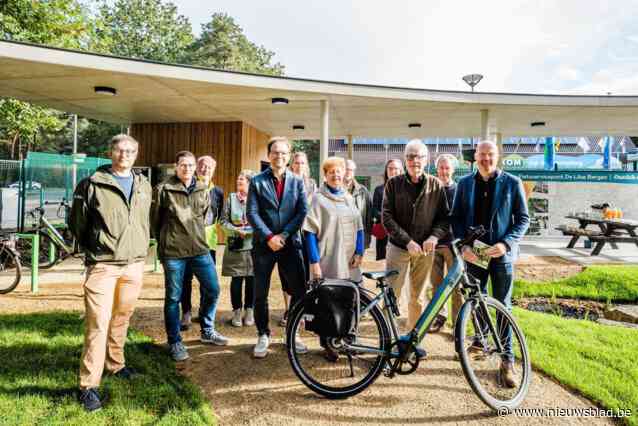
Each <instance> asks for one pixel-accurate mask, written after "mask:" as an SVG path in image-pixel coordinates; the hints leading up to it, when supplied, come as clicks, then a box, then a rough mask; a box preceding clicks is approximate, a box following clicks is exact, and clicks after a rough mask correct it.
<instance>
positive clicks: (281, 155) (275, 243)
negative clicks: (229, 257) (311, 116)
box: [246, 137, 308, 358]
mask: <svg viewBox="0 0 638 426" xmlns="http://www.w3.org/2000/svg"><path fill="white" fill-rule="evenodd" d="M290 151H291V146H290V142H289V141H288V139H286V138H284V137H275V138H272V139H271V140H270V142H269V143H268V159H269V160H270V167H269V168H268V169H267V170H266V171H264V172H263V173H260V174H258V175H257V176H255V177H253V178H252V179H251V180H250V188H249V190H248V201H247V204H246V216H247V219H248V222H249V223H250V225H251V226H252V227H253V232H254V234H253V256H254V263H253V265H254V272H255V324H256V325H257V334H258V336H259V337H258V339H257V344H256V345H255V348H254V353H253V354H254V356H255V358H264V357H266V355H267V354H268V347H269V345H270V328H269V327H268V321H269V312H268V292H269V290H270V275H271V274H272V270H273V268H274V267H275V264H277V266H278V269H279V274H280V278H281V280H282V284H284V285H283V287H284V288H285V289H287V291H289V292H290V296H291V297H292V300H291V301H290V305H291V306H294V305H295V303H296V302H297V301H298V300H300V299H301V298H302V297H303V296H304V294H305V273H304V266H303V256H302V253H301V248H302V243H301V235H300V232H299V230H300V228H301V225H302V224H303V221H304V219H305V217H306V213H307V211H308V205H307V201H306V191H305V189H304V183H303V180H302V179H301V178H299V177H297V176H295V175H294V174H293V173H292V172H291V171H290V170H288V168H287V166H288V161H290ZM297 350H298V351H299V352H303V350H304V348H303V347H298V348H297Z"/></svg>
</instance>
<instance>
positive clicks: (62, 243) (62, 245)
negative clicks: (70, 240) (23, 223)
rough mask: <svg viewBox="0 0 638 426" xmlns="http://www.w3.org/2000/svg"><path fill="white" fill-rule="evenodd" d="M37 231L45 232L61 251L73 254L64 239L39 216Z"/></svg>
mask: <svg viewBox="0 0 638 426" xmlns="http://www.w3.org/2000/svg"><path fill="white" fill-rule="evenodd" d="M39 230H41V231H43V232H45V233H46V234H47V235H48V236H49V237H50V238H51V241H53V243H54V244H55V245H56V246H57V247H59V248H61V249H63V250H64V251H66V252H67V253H69V254H71V253H73V248H72V247H70V246H69V245H68V244H67V243H66V242H65V241H64V238H63V237H62V235H60V233H59V232H58V230H57V229H55V227H54V226H53V225H51V223H50V222H49V221H48V220H47V219H46V218H45V217H44V216H43V215H40V229H39Z"/></svg>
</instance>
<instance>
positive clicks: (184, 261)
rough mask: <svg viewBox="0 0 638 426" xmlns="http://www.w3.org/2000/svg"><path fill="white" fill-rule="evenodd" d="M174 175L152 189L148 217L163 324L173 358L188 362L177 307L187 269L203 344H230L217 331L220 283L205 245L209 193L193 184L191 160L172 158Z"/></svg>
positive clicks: (183, 155)
mask: <svg viewBox="0 0 638 426" xmlns="http://www.w3.org/2000/svg"><path fill="white" fill-rule="evenodd" d="M175 163H176V173H175V175H173V176H170V177H169V178H168V179H166V180H165V181H164V182H162V183H161V184H159V185H158V186H157V188H156V194H155V204H154V207H153V213H152V226H153V234H154V235H155V238H157V239H158V240H159V244H158V254H159V258H160V259H161V261H162V265H163V266H164V284H165V291H166V292H165V298H164V324H165V327H166V335H167V337H168V344H169V347H170V352H171V356H172V357H173V359H174V360H175V361H184V360H186V359H188V358H189V355H188V351H187V350H186V348H185V347H184V345H183V343H182V336H181V335H180V320H179V304H180V300H181V297H182V291H183V285H184V271H185V269H186V268H187V267H190V268H191V270H192V271H193V274H194V275H195V276H196V277H197V281H199V289H200V292H201V293H202V297H201V298H200V300H201V304H202V306H200V312H201V316H200V321H199V322H200V324H201V338H200V340H201V342H202V343H212V344H214V345H227V344H228V339H227V338H226V337H224V336H222V335H221V334H219V333H218V332H217V331H215V311H216V309H217V301H218V300H219V282H218V280H217V272H216V271H215V263H214V262H213V258H212V257H211V255H210V252H209V250H210V248H209V246H208V241H207V240H206V232H205V224H206V217H207V215H208V212H209V210H210V208H211V203H210V193H209V188H208V186H207V185H205V184H204V183H202V182H200V181H198V180H197V179H196V178H195V156H194V155H193V154H192V153H191V152H189V151H181V152H178V153H177V156H176V160H175Z"/></svg>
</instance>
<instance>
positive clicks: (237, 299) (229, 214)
mask: <svg viewBox="0 0 638 426" xmlns="http://www.w3.org/2000/svg"><path fill="white" fill-rule="evenodd" d="M253 175H254V173H253V171H252V170H242V171H241V173H239V176H237V183H236V185H237V191H236V192H233V193H231V194H230V195H229V196H228V200H227V201H226V203H225V205H224V213H223V215H222V220H221V224H222V228H223V229H224V231H225V233H226V250H225V251H224V260H223V263H222V276H224V277H231V281H230V299H231V304H232V305H233V318H232V320H231V324H232V325H233V326H235V327H241V326H242V325H247V326H251V325H254V324H255V318H254V311H253V307H254V304H255V277H254V273H253V259H252V256H251V253H250V251H251V250H252V247H253V244H252V238H253V230H252V227H251V226H250V225H249V224H248V221H247V220H246V199H247V197H248V186H249V184H250V179H251V178H252V177H253ZM242 283H244V284H245V292H244V301H243V304H242ZM242 307H243V309H244V316H243V320H242Z"/></svg>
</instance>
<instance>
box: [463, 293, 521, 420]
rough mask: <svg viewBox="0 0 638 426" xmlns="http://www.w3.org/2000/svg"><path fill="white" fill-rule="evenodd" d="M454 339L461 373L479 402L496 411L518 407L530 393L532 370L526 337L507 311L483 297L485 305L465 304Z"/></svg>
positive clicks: (500, 305) (469, 301) (477, 301)
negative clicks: (455, 339) (479, 399)
mask: <svg viewBox="0 0 638 426" xmlns="http://www.w3.org/2000/svg"><path fill="white" fill-rule="evenodd" d="M455 335H456V337H457V341H456V350H457V352H458V353H459V357H460V360H461V365H462V366H463V373H464V374H465V377H466V379H467V381H468V382H469V383H470V386H471V387H472V389H473V390H474V392H475V393H476V394H477V395H478V396H479V398H481V400H482V401H483V402H484V403H485V404H486V405H487V406H489V407H490V408H492V409H493V410H497V411H498V410H499V409H503V408H507V409H509V410H511V409H514V408H516V407H518V406H519V405H520V404H521V403H522V402H523V399H525V396H526V395H527V392H528V390H529V384H530V380H531V374H532V367H531V363H530V358H529V351H528V349H527V343H526V342H525V336H524V335H523V332H522V331H521V329H520V327H519V326H518V324H517V323H516V320H515V319H514V317H513V316H512V314H511V313H510V312H509V311H508V310H507V308H505V306H503V304H502V303H500V302H499V301H497V300H496V299H493V298H491V297H485V305H482V304H481V303H480V302H479V300H478V299H470V300H468V301H467V302H465V304H464V305H463V307H462V308H461V312H460V313H459V320H458V321H457V324H456V330H455ZM497 342H498V343H500V345H499V344H497Z"/></svg>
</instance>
